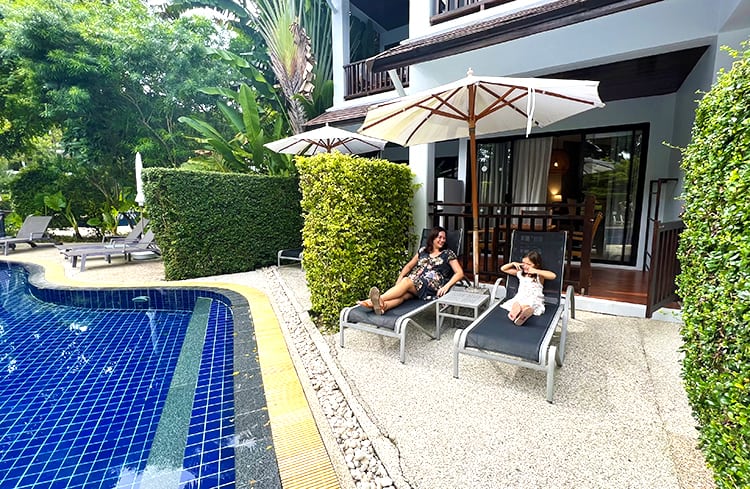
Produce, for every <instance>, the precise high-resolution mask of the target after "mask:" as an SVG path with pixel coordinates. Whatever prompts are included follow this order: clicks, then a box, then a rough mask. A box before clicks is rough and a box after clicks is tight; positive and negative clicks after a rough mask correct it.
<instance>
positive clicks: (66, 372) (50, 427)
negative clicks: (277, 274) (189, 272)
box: [0, 264, 278, 489]
mask: <svg viewBox="0 0 750 489" xmlns="http://www.w3.org/2000/svg"><path fill="white" fill-rule="evenodd" d="M0 266H4V265H2V264H0ZM5 266H7V270H11V271H12V273H14V274H16V275H17V276H19V277H20V276H23V277H24V278H25V274H26V272H25V270H23V269H22V268H21V267H16V266H15V265H13V266H9V265H5ZM14 283H15V282H14ZM19 284H20V286H18V287H14V288H12V290H9V293H8V296H7V297H5V300H4V302H3V303H4V304H5V305H6V308H7V311H12V315H13V317H12V318H11V320H9V322H8V326H7V327H6V326H5V324H4V329H5V330H4V333H5V339H6V340H8V341H10V342H12V344H13V346H14V348H15V351H14V352H13V354H14V355H16V356H17V358H18V360H17V364H16V371H15V373H14V375H8V374H4V373H3V372H0V435H1V436H0V472H1V473H0V488H4V487H16V486H18V487H29V488H30V489H48V488H50V487H82V488H85V489H95V488H96V489H100V488H102V489H103V488H109V487H114V486H115V485H116V484H117V480H118V478H119V477H120V476H121V475H123V474H130V475H127V477H131V479H132V483H129V485H128V487H132V488H133V489H136V488H137V487H138V485H139V483H138V482H137V481H138V476H137V472H138V471H139V470H143V469H144V468H145V466H146V461H147V459H148V457H149V450H150V447H151V443H152V442H153V439H154V433H155V431H156V428H157V426H158V422H159V418H160V415H161V411H162V409H163V407H164V401H165V398H166V395H167V392H168V390H169V387H170V382H171V379H172V373H173V370H174V365H175V364H176V362H177V359H178V357H179V354H180V350H181V347H182V341H183V339H184V334H185V329H186V324H187V321H189V318H190V312H191V311H192V308H193V306H194V304H195V303H196V301H197V299H198V297H211V298H213V299H214V302H213V303H212V305H211V308H210V313H209V322H208V329H207V331H206V336H205V339H204V348H203V351H202V353H201V355H200V365H199V366H198V386H197V389H196V395H195V396H194V398H193V406H192V408H191V409H190V412H191V413H192V419H191V420H190V422H189V433H188V437H187V440H186V442H187V443H186V444H185V450H184V451H185V453H184V458H183V466H184V467H186V468H188V467H189V468H191V470H193V473H194V476H195V477H194V478H193V479H192V482H191V483H190V484H193V486H194V487H232V486H233V484H234V481H233V480H232V479H233V477H234V475H233V473H234V462H235V461H234V450H233V448H232V447H227V446H226V445H227V444H228V443H231V442H230V441H228V440H231V439H232V437H233V430H234V419H235V414H234V405H235V401H234V379H233V376H232V374H233V371H234V369H233V360H234V347H233V341H235V336H234V324H233V322H234V319H233V317H232V311H231V301H229V300H228V299H227V298H226V297H225V296H224V295H223V294H219V293H217V292H214V291H199V290H197V289H130V290H116V291H114V290H104V289H100V290H92V291H82V290H77V289H63V290H57V289H51V288H47V287H39V286H37V285H35V284H31V283H29V282H27V281H26V280H25V279H24V280H22V281H19ZM141 295H142V296H147V297H148V298H149V301H148V304H147V306H146V308H139V307H135V306H134V302H133V300H132V299H133V298H134V297H137V296H141ZM11 305H12V307H10V306H11ZM71 306H80V307H71ZM242 307H243V308H244V309H242V310H243V311H247V310H248V309H247V305H246V303H245V304H244V305H243V306H242ZM168 309H169V310H168ZM2 313H3V312H2V311H0V314H2ZM147 313H148V314H147ZM245 321H246V320H245ZM28 325H31V326H28ZM245 328H246V330H247V331H249V333H247V334H245V333H244V332H243V334H242V335H241V336H242V338H241V339H239V341H241V342H242V345H243V348H244V345H248V344H252V345H253V347H252V348H251V349H250V350H248V349H245V350H243V351H252V350H254V348H255V346H254V340H253V339H252V331H251V329H250V328H249V327H247V325H245ZM2 348H3V345H2V344H0V354H3V353H7V351H3V350H2ZM253 360H254V361H255V363H254V364H252V363H250V362H246V361H245V359H244V358H243V369H247V370H254V371H256V372H257V369H258V366H257V358H255V357H254V358H253ZM245 364H247V365H245ZM256 375H257V374H256ZM255 382H256V383H257V384H256V385H257V386H260V385H261V382H262V380H261V378H260V375H257V379H256V380H255ZM258 392H259V395H260V398H261V399H264V395H263V393H262V388H260V390H258ZM262 402H264V401H262ZM242 410H243V412H245V413H247V412H249V411H253V412H254V411H255V409H252V410H248V409H246V408H242ZM259 414H260V416H261V417H262V418H263V420H262V421H260V422H255V421H254V422H252V423H251V425H261V426H264V427H265V429H266V430H267V433H268V436H270V431H268V428H267V424H266V423H265V419H266V414H265V413H262V412H260V413H259ZM242 419H243V420H245V421H244V422H247V420H246V416H243V417H242ZM19 420H24V421H23V423H22V422H21V421H19ZM34 430H36V431H34ZM36 432H44V433H45V434H49V439H52V438H53V437H54V439H56V440H59V443H40V441H39V440H40V439H45V437H46V435H45V437H39V436H35V435H34V433H36ZM6 440H7V441H6ZM9 440H12V442H11V441H9ZM263 463H264V464H265V461H264V462H263ZM19 470H20V471H21V473H23V470H26V472H25V474H26V476H25V477H26V479H25V480H24V481H23V482H21V481H19V480H18V478H17V477H15V475H13V474H16V473H18V472H19ZM19 477H20V476H19ZM32 479H34V480H36V481H37V482H33V481H32ZM270 480H278V477H277V476H276V478H275V479H274V478H273V477H272V478H271V479H270ZM21 484H23V486H21ZM276 485H277V484H273V483H272V484H271V485H267V486H265V487H275V486H276Z"/></svg>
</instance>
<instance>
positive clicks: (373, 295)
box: [370, 287, 383, 316]
mask: <svg viewBox="0 0 750 489" xmlns="http://www.w3.org/2000/svg"><path fill="white" fill-rule="evenodd" d="M370 302H372V308H373V309H374V310H375V314H377V315H378V316H382V315H383V304H382V303H381V302H380V291H379V290H378V288H377V287H373V288H371V289H370Z"/></svg>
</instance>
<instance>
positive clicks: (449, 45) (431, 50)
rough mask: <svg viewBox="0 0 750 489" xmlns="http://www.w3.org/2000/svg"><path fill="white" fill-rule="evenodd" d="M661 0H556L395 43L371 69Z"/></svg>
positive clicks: (443, 54)
mask: <svg viewBox="0 0 750 489" xmlns="http://www.w3.org/2000/svg"><path fill="white" fill-rule="evenodd" d="M661 1H663V0H560V1H558V2H555V3H553V4H547V5H544V6H541V7H535V8H531V9H527V10H524V11H521V12H517V13H514V14H512V15H508V16H506V17H499V18H497V19H492V20H489V21H485V22H482V23H477V24H474V25H473V26H470V27H467V26H464V27H460V28H458V29H455V30H453V31H450V32H448V33H443V34H437V35H435V36H432V37H429V38H426V39H421V40H419V41H415V42H411V43H406V44H402V45H399V46H397V47H395V48H393V49H391V50H389V51H385V52H383V53H380V54H378V55H376V56H375V57H373V58H370V59H371V61H372V69H373V70H374V71H386V70H390V69H394V68H398V67H401V66H407V65H411V64H415V63H421V62H424V61H430V60H434V59H440V58H444V57H448V56H453V55H456V54H461V53H465V52H468V51H474V50H477V49H481V48H484V47H487V46H493V45H495V44H501V43H504V42H508V41H512V40H515V39H520V38H523V37H528V36H531V35H534V34H538V33H540V32H546V31H551V30H554V29H558V28H561V27H565V26H569V25H572V24H577V23H579V22H584V21H586V20H591V19H595V18H598V17H603V16H606V15H611V14H614V13H617V12H622V11H625V10H630V9H634V8H638V7H643V6H645V5H649V4H652V3H658V2H661Z"/></svg>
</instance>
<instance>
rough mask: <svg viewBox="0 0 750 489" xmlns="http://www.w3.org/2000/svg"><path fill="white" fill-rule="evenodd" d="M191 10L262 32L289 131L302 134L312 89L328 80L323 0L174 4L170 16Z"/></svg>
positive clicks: (328, 53) (327, 27)
mask: <svg viewBox="0 0 750 489" xmlns="http://www.w3.org/2000/svg"><path fill="white" fill-rule="evenodd" d="M194 7H208V8H212V9H214V10H218V11H220V12H222V13H223V14H225V16H227V18H228V19H229V20H228V22H229V23H230V24H233V25H234V26H235V28H238V29H241V30H243V31H247V30H251V31H256V30H257V32H258V33H260V35H261V37H262V38H263V40H264V41H265V43H266V45H267V47H268V54H269V58H270V60H271V67H272V69H273V72H274V75H275V76H276V79H277V81H278V83H279V86H280V88H281V92H282V94H283V96H284V99H285V101H286V108H287V113H288V116H289V121H290V126H291V127H292V130H293V131H294V133H295V134H298V133H300V132H302V129H303V127H302V126H303V124H304V123H305V121H306V116H305V110H304V106H305V104H304V103H303V101H301V100H299V99H300V98H302V99H305V100H311V99H312V97H313V89H314V87H315V85H316V84H320V85H322V84H323V83H325V82H326V81H328V80H331V78H332V73H333V66H332V63H333V61H332V53H331V40H330V39H331V37H330V36H331V15H330V11H329V8H328V4H327V3H326V1H325V0H256V1H255V2H249V1H247V0H202V1H201V0H175V1H174V2H173V4H172V6H170V7H168V9H167V10H166V11H167V12H168V13H169V14H170V15H174V14H175V13H177V12H179V11H184V10H186V9H189V8H194Z"/></svg>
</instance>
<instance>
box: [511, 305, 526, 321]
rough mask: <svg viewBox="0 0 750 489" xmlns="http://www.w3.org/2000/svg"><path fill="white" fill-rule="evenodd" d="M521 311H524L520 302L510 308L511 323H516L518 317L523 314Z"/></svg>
mask: <svg viewBox="0 0 750 489" xmlns="http://www.w3.org/2000/svg"><path fill="white" fill-rule="evenodd" d="M521 309H523V308H522V307H521V304H519V303H518V302H514V303H513V306H511V308H510V312H509V313H508V319H510V320H511V321H515V320H516V318H517V317H518V315H519V314H520V313H521Z"/></svg>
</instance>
